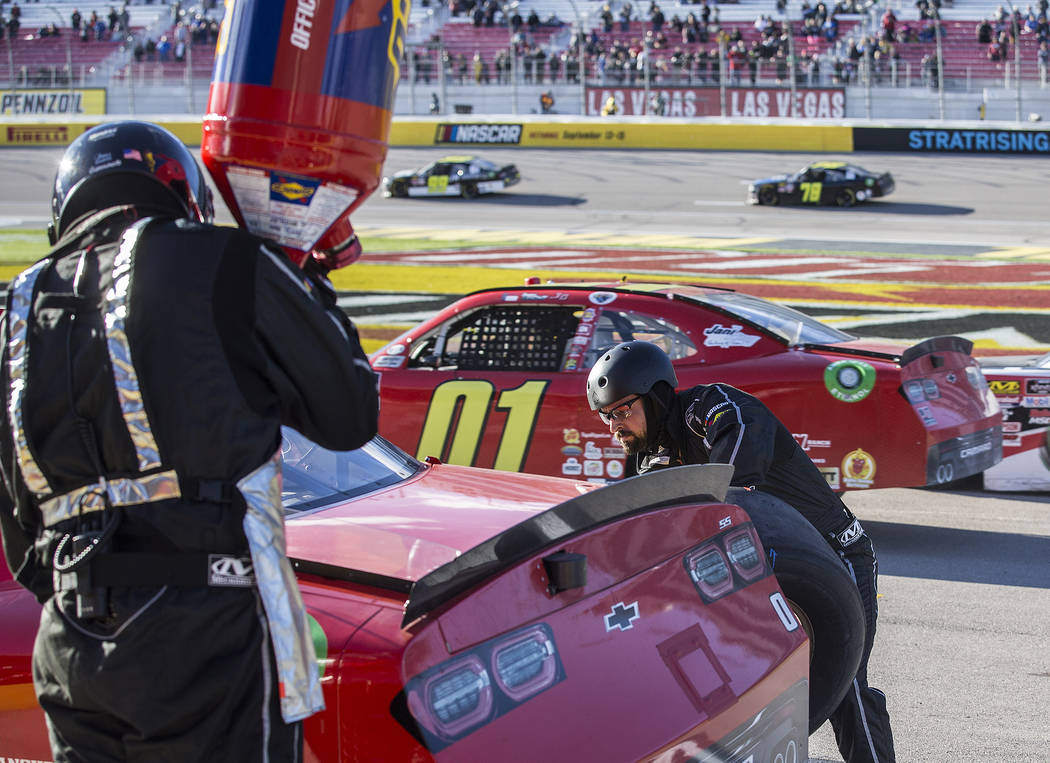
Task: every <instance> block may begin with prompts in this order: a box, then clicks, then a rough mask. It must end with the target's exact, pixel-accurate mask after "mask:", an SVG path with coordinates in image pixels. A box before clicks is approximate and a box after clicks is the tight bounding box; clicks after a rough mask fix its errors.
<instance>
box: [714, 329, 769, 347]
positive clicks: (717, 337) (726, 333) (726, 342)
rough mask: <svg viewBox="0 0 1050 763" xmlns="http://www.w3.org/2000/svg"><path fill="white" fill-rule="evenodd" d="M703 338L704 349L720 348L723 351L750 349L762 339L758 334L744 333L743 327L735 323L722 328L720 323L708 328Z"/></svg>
mask: <svg viewBox="0 0 1050 763" xmlns="http://www.w3.org/2000/svg"><path fill="white" fill-rule="evenodd" d="M704 336H705V337H706V338H705V339H704V346H705V347H721V348H723V349H728V348H730V347H750V346H752V345H753V344H754V343H755V342H757V341H758V340H759V339H761V338H762V337H760V336H759V335H758V334H747V333H745V332H744V327H743V326H739V325H737V324H735V323H734V324H733V325H732V326H728V327H727V326H723V325H722V324H721V323H716V324H715V325H714V326H708V327H707V328H706V329H704Z"/></svg>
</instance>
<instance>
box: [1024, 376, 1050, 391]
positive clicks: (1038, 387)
mask: <svg viewBox="0 0 1050 763" xmlns="http://www.w3.org/2000/svg"><path fill="white" fill-rule="evenodd" d="M1024 391H1025V394H1026V395H1050V379H1025V383H1024Z"/></svg>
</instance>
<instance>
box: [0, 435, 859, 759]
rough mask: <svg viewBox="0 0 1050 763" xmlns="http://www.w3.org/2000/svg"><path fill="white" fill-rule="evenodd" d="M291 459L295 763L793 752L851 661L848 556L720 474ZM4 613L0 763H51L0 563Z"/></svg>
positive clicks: (25, 628)
mask: <svg viewBox="0 0 1050 763" xmlns="http://www.w3.org/2000/svg"><path fill="white" fill-rule="evenodd" d="M283 450H284V500H285V506H286V511H287V528H288V555H289V557H291V558H292V559H293V560H294V564H295V567H296V569H297V573H298V575H299V582H300V586H301V588H302V591H303V597H304V600H305V602H306V606H307V609H308V611H309V613H310V617H311V627H312V629H313V631H314V637H315V638H314V640H315V647H316V649H317V659H318V669H319V670H320V671H321V674H322V686H323V688H324V695H325V702H326V705H327V707H326V709H325V710H324V711H323V712H322V713H320V714H318V715H316V716H313V717H312V718H310V719H308V720H307V721H306V724H305V730H306V734H305V739H306V760H309V761H326V762H330V761H353V760H361V761H375V760H398V761H402V760H403V761H408V760H412V761H424V760H438V761H452V760H456V761H463V760H477V761H481V760H493V759H497V758H498V759H499V760H505V761H523V762H524V763H534V762H535V761H539V760H544V761H546V760H550V761H560V760H655V759H659V760H672V759H674V760H679V759H683V760H684V759H686V758H688V759H689V760H696V761H712V762H713V761H719V762H720V763H728V762H732V763H743V762H744V761H752V762H753V763H758V762H759V761H762V762H763V763H772V762H773V761H775V760H776V761H802V760H806V753H807V738H808V735H809V731H810V729H811V728H815V727H816V726H819V725H820V724H821V723H822V722H823V721H824V719H825V718H826V717H827V715H828V713H830V711H831V709H833V708H834V707H835V705H836V704H837V702H838V701H839V699H841V697H842V695H843V693H844V692H845V691H846V689H847V687H848V685H849V682H850V681H851V680H852V677H853V674H854V672H855V670H856V666H857V664H858V660H859V657H860V651H861V645H862V642H863V635H864V621H863V615H862V612H861V606H860V600H859V597H858V596H857V594H856V587H855V586H854V585H853V583H852V581H851V579H850V577H849V574H848V572H847V570H846V568H845V567H844V566H843V565H842V564H841V562H839V560H838V559H837V557H836V556H835V555H834V554H833V553H832V552H831V550H830V548H829V547H828V546H827V544H826V543H824V541H823V539H822V538H820V536H819V534H818V533H817V532H816V530H814V529H813V528H811V527H810V526H809V525H808V524H807V523H806V522H805V521H804V520H802V519H801V517H799V516H798V514H797V513H796V512H794V511H792V510H791V509H790V508H787V507H786V506H784V505H782V504H781V505H780V506H779V508H778V507H777V506H776V505H772V504H768V505H767V504H763V503H761V502H760V503H757V504H755V505H754V507H753V508H749V510H748V512H745V511H744V510H743V509H741V508H739V507H738V506H735V505H732V504H731V503H729V502H727V501H728V500H729V498H732V496H733V492H732V491H735V490H736V489H735V488H733V489H730V494H729V496H728V497H727V495H726V493H727V485H728V482H729V475H730V473H731V472H732V467H729V466H726V465H721V464H718V465H708V466H689V467H681V468H679V469H670V470H665V471H662V472H659V473H656V474H653V475H645V476H642V477H637V478H634V479H630V480H623V481H621V482H618V483H616V484H613V485H609V486H607V487H602V488H597V489H596V486H595V485H593V484H590V483H587V482H581V481H575V480H563V479H553V478H549V477H540V476H535V475H508V474H500V473H497V472H494V471H492V470H486V469H470V468H465V467H460V466H452V465H442V464H438V463H429V464H426V463H420V462H418V461H416V460H415V459H412V458H411V457H409V456H407V455H406V454H405V453H403V452H402V451H400V450H399V449H398V448H396V447H394V446H392V445H391V444H389V443H387V442H385V441H384V440H382V439H381V438H376V439H375V440H373V441H372V442H371V443H369V444H368V445H366V446H365V447H364V448H361V449H359V450H357V451H352V452H333V451H329V450H326V449H324V448H320V447H317V446H316V445H315V444H314V443H312V442H310V441H308V440H307V439H306V438H304V437H302V436H301V435H298V434H297V433H295V432H292V431H290V430H286V431H285V441H284V448H283ZM745 497H746V496H745ZM767 498H768V497H767ZM771 500H773V501H775V499H771ZM767 550H773V551H775V553H776V562H777V564H776V567H777V570H776V576H774V574H773V572H772V571H771V569H770V564H769V562H768V561H767V560H768V554H767ZM2 568H3V570H4V572H5V573H6V566H2ZM829 602H830V603H829ZM0 610H2V611H3V613H4V627H3V629H0V759H2V760H18V759H31V760H46V759H50V754H49V751H48V745H47V737H46V731H45V726H44V719H43V714H42V712H41V710H40V709H39V707H38V706H37V704H36V701H35V696H34V693H33V686H32V679H31V673H30V653H31V650H32V644H33V638H34V634H35V631H36V628H37V624H38V620H39V614H40V610H39V606H38V605H37V603H36V601H35V599H33V598H32V597H31V595H30V594H29V593H28V592H26V591H25V590H23V589H22V588H20V587H19V586H18V585H17V584H15V583H14V582H13V581H12V580H11V579H10V577H9V576H6V574H5V575H4V576H3V577H0ZM807 635H808V636H809V637H810V638H807ZM811 644H812V648H813V661H812V668H811V662H810V648H811ZM807 718H808V721H807Z"/></svg>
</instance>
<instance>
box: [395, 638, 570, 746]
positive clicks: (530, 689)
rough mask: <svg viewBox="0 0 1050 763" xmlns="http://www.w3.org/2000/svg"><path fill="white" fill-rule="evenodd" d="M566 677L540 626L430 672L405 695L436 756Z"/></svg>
mask: <svg viewBox="0 0 1050 763" xmlns="http://www.w3.org/2000/svg"><path fill="white" fill-rule="evenodd" d="M564 678H565V671H564V669H563V668H562V664H561V660H560V659H559V657H558V651H557V649H556V647H555V645H554V638H553V636H552V634H551V631H550V628H549V627H548V626H547V625H545V624H543V623H540V624H538V625H533V626H529V627H528V628H525V629H523V630H519V631H515V632H514V633H511V634H509V635H506V636H502V637H500V638H496V639H492V640H491V641H487V642H485V643H483V644H480V645H479V646H477V647H474V648H473V649H471V650H470V651H469V652H467V653H466V654H463V655H459V656H457V657H454V658H452V659H450V660H446V661H445V662H442V663H441V664H439V665H436V666H434V667H433V668H430V669H429V670H427V671H425V672H424V673H421V674H420V675H418V676H416V677H414V678H412V679H411V680H410V681H409V682H408V684H407V685H406V687H405V694H406V696H407V700H408V710H409V712H410V713H411V714H412V717H413V718H414V719H415V721H416V723H417V724H418V729H419V731H421V732H422V741H423V743H424V744H425V745H426V746H427V749H429V750H431V751H434V752H436V751H437V750H440V749H443V748H444V747H446V746H448V745H449V744H451V743H452V742H454V741H456V740H457V739H459V738H461V737H463V736H466V735H467V734H470V733H472V732H474V731H476V730H477V729H478V728H480V727H482V726H484V725H485V724H487V723H491V722H492V721H494V720H495V719H496V718H498V717H500V716H501V715H505V714H506V713H508V712H510V711H511V710H513V709H514V708H515V707H517V706H518V705H519V704H521V703H522V702H525V701H527V700H530V699H532V698H533V697H535V696H536V695H537V694H539V693H540V692H542V691H544V690H546V689H549V688H550V687H551V686H554V685H555V684H556V683H558V682H559V681H561V680H562V679H564ZM406 725H407V724H406ZM409 730H410V731H414V730H413V729H409Z"/></svg>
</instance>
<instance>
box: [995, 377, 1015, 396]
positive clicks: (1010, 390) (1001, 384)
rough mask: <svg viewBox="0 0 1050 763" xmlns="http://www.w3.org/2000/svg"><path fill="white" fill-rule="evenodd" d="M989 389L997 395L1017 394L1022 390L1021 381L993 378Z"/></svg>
mask: <svg viewBox="0 0 1050 763" xmlns="http://www.w3.org/2000/svg"><path fill="white" fill-rule="evenodd" d="M988 389H990V390H991V391H992V392H993V393H994V394H996V395H1016V394H1017V393H1018V392H1020V391H1021V382H1019V381H1017V380H1014V379H992V380H991V381H989V382H988Z"/></svg>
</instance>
